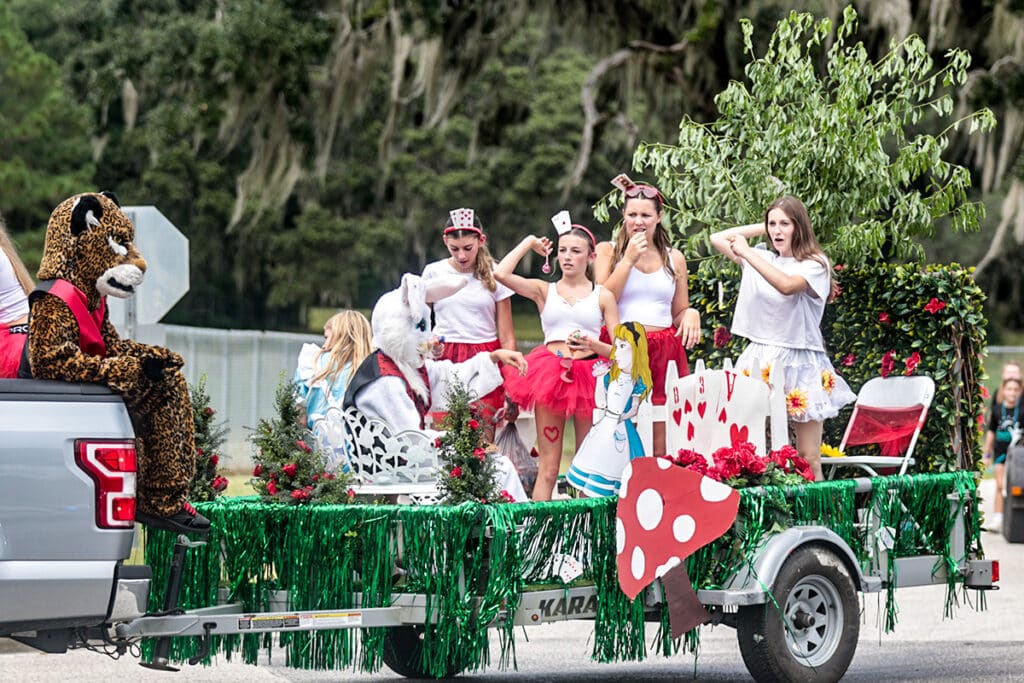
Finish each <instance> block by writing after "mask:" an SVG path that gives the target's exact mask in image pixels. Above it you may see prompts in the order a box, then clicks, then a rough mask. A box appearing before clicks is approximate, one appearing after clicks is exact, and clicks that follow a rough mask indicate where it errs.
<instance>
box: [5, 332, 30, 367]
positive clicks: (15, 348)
mask: <svg viewBox="0 0 1024 683" xmlns="http://www.w3.org/2000/svg"><path fill="white" fill-rule="evenodd" d="M14 329H15V330H16V331H14V332H12V331H11V328H10V327H9V326H7V325H0V377H4V378H15V377H17V376H18V366H19V365H21V354H22V351H24V350H25V342H26V341H28V325H15V326H14Z"/></svg>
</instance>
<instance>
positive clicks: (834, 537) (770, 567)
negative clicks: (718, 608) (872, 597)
mask: <svg viewBox="0 0 1024 683" xmlns="http://www.w3.org/2000/svg"><path fill="white" fill-rule="evenodd" d="M809 544H814V545H820V546H824V547H826V548H830V549H832V550H834V552H835V553H836V555H837V556H838V557H839V558H840V559H841V560H842V561H843V564H844V565H846V568H847V570H849V572H850V576H851V577H853V580H854V583H855V584H856V587H857V589H858V590H861V591H864V592H875V591H878V590H881V580H879V579H877V578H875V577H866V576H864V574H863V572H862V571H861V568H860V563H859V562H858V561H857V557H856V555H854V553H853V550H851V549H850V546H849V545H847V543H846V541H844V540H843V539H842V538H840V537H839V535H838V534H836V533H835V532H834V531H832V530H831V529H828V528H826V527H823V526H795V527H790V528H789V529H786V530H785V531H782V532H781V533H778V534H776V535H774V536H772V537H771V538H770V539H768V541H767V542H766V543H765V544H764V545H763V546H762V547H761V549H760V550H759V551H758V552H757V555H756V557H755V558H754V561H753V562H752V563H750V564H747V565H745V566H743V567H740V569H739V570H737V571H736V573H735V574H733V575H732V576H731V577H730V578H729V579H727V580H726V581H725V583H724V584H723V585H722V588H721V589H717V590H701V591H698V596H699V598H700V600H701V602H703V603H704V604H706V605H735V606H742V605H759V604H763V603H764V602H766V600H767V597H766V591H768V590H770V589H771V587H772V585H773V584H774V583H775V579H776V577H777V576H778V574H779V570H780V569H781V568H782V564H783V563H784V562H785V561H786V559H787V558H788V557H789V556H790V555H791V554H792V553H793V552H794V551H795V550H796V549H797V548H800V547H802V546H805V545H809Z"/></svg>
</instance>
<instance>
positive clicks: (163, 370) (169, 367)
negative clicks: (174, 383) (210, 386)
mask: <svg viewBox="0 0 1024 683" xmlns="http://www.w3.org/2000/svg"><path fill="white" fill-rule="evenodd" d="M174 355H175V356H177V357H178V358H177V360H178V363H177V364H176V365H175V363H174V359H173V358H165V357H163V356H151V357H149V358H144V359H143V361H142V372H143V374H145V375H146V379H149V380H151V381H153V382H156V381H158V380H161V379H163V378H164V377H166V376H167V375H168V374H170V373H172V372H174V371H175V370H177V369H178V368H180V367H181V366H182V363H181V356H178V354H174Z"/></svg>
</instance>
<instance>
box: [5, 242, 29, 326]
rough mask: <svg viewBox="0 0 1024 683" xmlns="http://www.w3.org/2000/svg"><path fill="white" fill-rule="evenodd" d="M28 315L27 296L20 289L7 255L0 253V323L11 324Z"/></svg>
mask: <svg viewBox="0 0 1024 683" xmlns="http://www.w3.org/2000/svg"><path fill="white" fill-rule="evenodd" d="M26 315H28V295H27V294H25V290H24V289H22V288H21V283H20V282H18V276H17V275H15V274H14V267H13V266H12V265H11V262H10V260H9V259H8V258H7V255H6V254H4V253H3V252H0V322H13V321H15V320H18V319H19V318H23V317H25V316H26Z"/></svg>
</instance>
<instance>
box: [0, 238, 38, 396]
mask: <svg viewBox="0 0 1024 683" xmlns="http://www.w3.org/2000/svg"><path fill="white" fill-rule="evenodd" d="M34 287H35V283H33V282H32V276H31V275H29V274H28V270H26V269H25V265H24V264H23V263H22V262H21V259H20V258H19V257H18V251H17V250H16V249H15V248H14V244H13V243H12V242H11V238H10V237H8V235H7V228H6V227H5V226H4V221H3V218H0V377H7V378H13V377H17V376H18V366H19V364H20V363H21V355H22V352H23V351H24V349H25V341H26V340H27V339H28V295H29V292H31V291H32V289H33V288H34Z"/></svg>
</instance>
